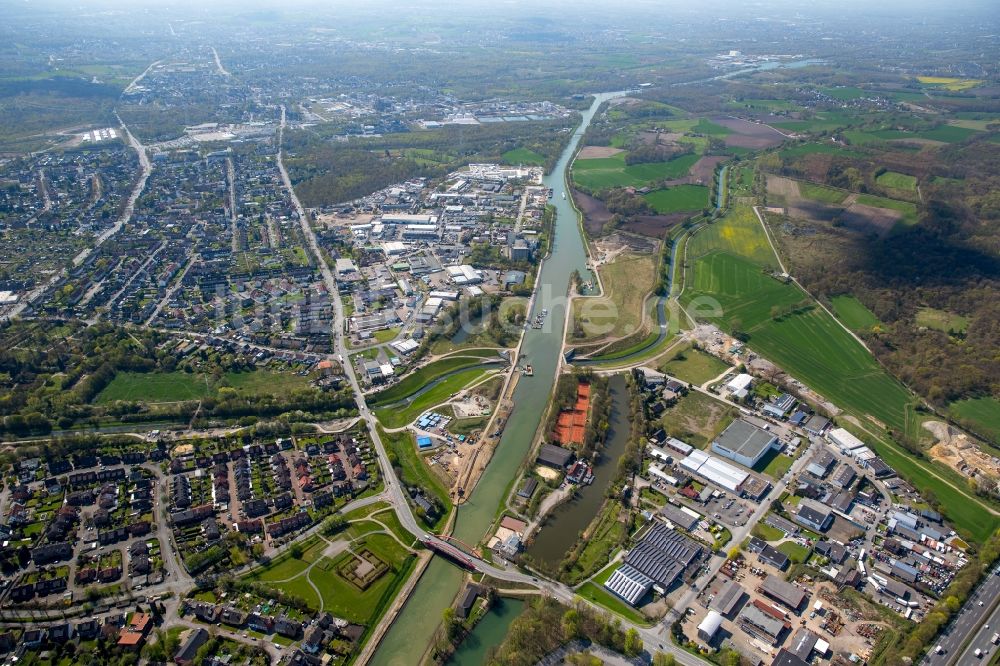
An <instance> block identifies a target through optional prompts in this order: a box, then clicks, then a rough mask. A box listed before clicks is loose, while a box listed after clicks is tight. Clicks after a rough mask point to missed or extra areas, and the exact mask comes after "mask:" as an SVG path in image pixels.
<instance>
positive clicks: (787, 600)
mask: <svg viewBox="0 0 1000 666" xmlns="http://www.w3.org/2000/svg"><path fill="white" fill-rule="evenodd" d="M760 591H761V592H763V593H764V594H766V595H767V596H769V597H771V598H772V599H774V600H775V601H780V602H781V603H783V604H784V605H786V606H788V607H789V608H791V609H792V610H793V611H798V609H799V607H800V606H802V602H804V601H805V600H806V593H805V591H804V590H802V589H801V588H798V587H796V586H794V585H792V584H791V583H786V582H785V581H783V580H781V579H780V578H778V577H777V576H771V575H768V576H767V577H766V578H765V579H764V582H763V583H761V586H760Z"/></svg>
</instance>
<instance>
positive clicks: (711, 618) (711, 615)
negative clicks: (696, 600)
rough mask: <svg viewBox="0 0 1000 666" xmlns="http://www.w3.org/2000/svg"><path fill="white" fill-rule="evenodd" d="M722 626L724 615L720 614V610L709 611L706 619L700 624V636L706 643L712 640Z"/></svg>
mask: <svg viewBox="0 0 1000 666" xmlns="http://www.w3.org/2000/svg"><path fill="white" fill-rule="evenodd" d="M721 626H722V615H721V614H719V612H718V611H714V610H713V611H708V615H706V616H705V619H704V620H702V621H701V624H699V625H698V638H700V639H701V640H703V641H705V642H706V643H709V642H711V640H712V639H713V638H714V637H715V634H716V633H717V632H718V631H719V627H721Z"/></svg>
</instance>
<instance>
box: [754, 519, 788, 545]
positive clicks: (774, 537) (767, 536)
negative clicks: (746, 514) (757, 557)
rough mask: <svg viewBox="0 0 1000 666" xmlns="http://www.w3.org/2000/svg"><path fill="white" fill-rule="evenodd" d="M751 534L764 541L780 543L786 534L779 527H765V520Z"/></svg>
mask: <svg viewBox="0 0 1000 666" xmlns="http://www.w3.org/2000/svg"><path fill="white" fill-rule="evenodd" d="M750 533H751V534H753V535H754V536H755V537H757V538H758V539H763V540H764V541H778V540H780V539H783V538H785V533H784V532H782V531H781V530H779V529H778V528H777V527H771V526H770V525H765V524H764V521H763V520H761V521H760V522H758V523H757V524H756V525H754V526H753V529H752V530H751V531H750Z"/></svg>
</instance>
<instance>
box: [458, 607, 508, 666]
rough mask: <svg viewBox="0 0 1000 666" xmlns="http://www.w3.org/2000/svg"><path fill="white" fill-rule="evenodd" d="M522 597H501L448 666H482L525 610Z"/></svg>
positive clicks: (464, 641)
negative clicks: (512, 623)
mask: <svg viewBox="0 0 1000 666" xmlns="http://www.w3.org/2000/svg"><path fill="white" fill-rule="evenodd" d="M524 603H525V602H524V601H522V600H521V599H505V598H503V597H499V598H497V600H496V603H494V604H493V607H492V608H491V609H490V612H489V613H487V614H486V615H485V616H484V617H483V619H481V620H480V621H479V622H478V623H477V624H476V626H475V627H474V628H473V629H472V631H471V632H470V633H469V635H468V636H466V637H465V638H464V639H463V640H462V644H461V645H460V646H459V648H458V650H456V651H455V654H453V655H452V657H451V659H450V660H448V666H482V665H483V664H485V663H486V654H487V653H488V652H489V651H490V649H491V648H493V647H495V646H497V645H500V643H501V641H503V638H504V636H506V635H507V630H508V629H510V624H511V622H513V621H514V618H516V617H517V616H518V615H520V614H521V611H522V610H524Z"/></svg>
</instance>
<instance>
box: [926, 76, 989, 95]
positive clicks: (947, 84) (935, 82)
mask: <svg viewBox="0 0 1000 666" xmlns="http://www.w3.org/2000/svg"><path fill="white" fill-rule="evenodd" d="M917 81H919V82H920V83H922V84H923V85H925V86H934V87H935V88H944V89H945V90H948V91H950V92H961V91H963V90H969V89H970V88H975V87H976V86H979V85H982V83H983V82H982V80H980V79H959V78H955V77H951V76H918V77H917Z"/></svg>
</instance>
